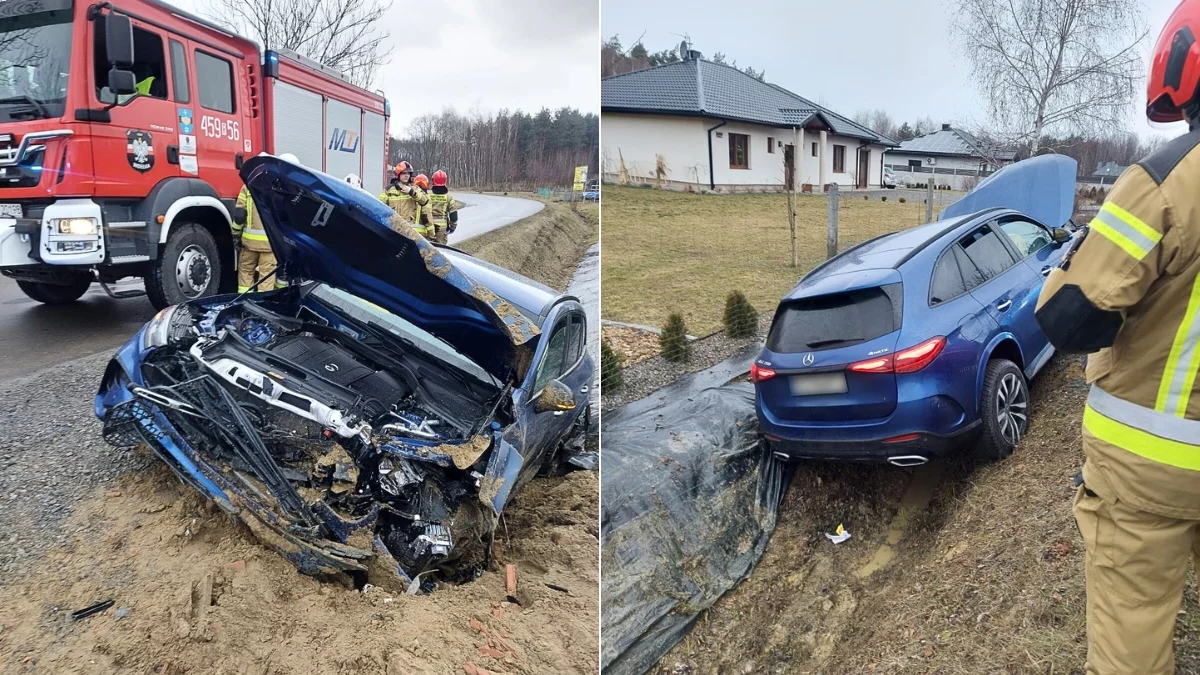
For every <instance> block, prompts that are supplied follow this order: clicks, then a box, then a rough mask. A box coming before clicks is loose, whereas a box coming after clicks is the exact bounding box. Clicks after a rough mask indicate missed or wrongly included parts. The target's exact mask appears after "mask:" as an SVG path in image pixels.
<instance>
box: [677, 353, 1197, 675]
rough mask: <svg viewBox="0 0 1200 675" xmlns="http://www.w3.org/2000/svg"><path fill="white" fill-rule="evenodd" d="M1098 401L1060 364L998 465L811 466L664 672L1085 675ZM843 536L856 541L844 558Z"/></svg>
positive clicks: (1075, 370) (1188, 615)
mask: <svg viewBox="0 0 1200 675" xmlns="http://www.w3.org/2000/svg"><path fill="white" fill-rule="evenodd" d="M1085 396H1086V385H1085V384H1084V382H1083V373H1082V369H1081V368H1080V367H1079V362H1078V360H1077V359H1075V358H1072V357H1059V358H1056V359H1055V360H1054V361H1053V362H1052V363H1051V365H1050V366H1048V367H1047V370H1046V371H1045V372H1044V373H1043V374H1042V375H1041V376H1039V378H1038V379H1037V380H1036V381H1035V382H1034V384H1033V388H1032V397H1033V402H1034V409H1033V418H1032V421H1031V424H1032V426H1031V429H1030V433H1029V435H1028V436H1027V437H1026V439H1025V441H1024V442H1023V443H1022V445H1021V447H1020V448H1018V450H1017V451H1016V453H1015V454H1014V455H1013V456H1012V457H1010V458H1009V459H1007V460H1004V461H1002V462H998V463H994V464H988V465H981V466H975V465H973V464H972V463H971V462H969V461H966V460H962V459H956V460H952V461H948V462H945V463H943V464H941V465H931V466H925V467H919V468H916V469H909V470H902V469H896V468H892V467H887V466H854V465H851V466H846V465H840V464H824V463H808V464H800V465H797V467H796V470H795V473H794V475H793V478H792V482H791V487H790V489H789V491H788V493H787V495H786V496H785V498H784V503H783V506H782V508H781V509H780V515H779V522H778V525H777V527H776V530H775V533H774V535H773V536H772V538H771V541H770V543H769V544H768V546H767V549H766V552H765V554H764V556H763V558H762V560H761V561H760V562H759V565H758V567H757V568H756V569H755V570H754V572H753V573H752V574H751V576H750V577H749V578H748V579H746V580H745V581H743V582H742V583H741V584H740V585H739V586H738V587H737V588H735V589H734V590H733V591H732V592H730V593H729V594H727V595H726V596H725V597H724V598H722V599H721V600H720V601H719V602H718V603H717V604H716V605H715V606H714V607H713V608H712V609H710V610H709V611H707V612H706V613H705V614H704V615H703V616H702V617H701V618H700V619H699V620H698V621H697V623H696V625H695V627H694V628H693V630H692V631H691V633H690V634H689V635H688V637H687V638H685V639H684V640H683V641H682V642H680V643H679V644H678V645H676V647H675V648H674V649H673V650H672V651H671V652H670V653H668V654H667V655H666V656H665V657H664V658H663V659H662V660H661V662H660V664H659V667H658V668H657V669H656V672H659V673H672V674H674V675H678V674H681V673H789V674H791V673H822V674H833V673H847V674H849V673H854V674H859V673H888V674H891V673H937V674H939V675H940V674H948V675H958V674H961V675H968V674H970V675H978V674H981V673H1082V672H1083V662H1084V657H1085V654H1086V638H1085V618H1084V579H1083V550H1082V543H1081V541H1080V539H1079V535H1078V533H1077V531H1076V529H1075V525H1074V521H1073V519H1072V517H1071V513H1070V503H1071V497H1072V494H1073V491H1072V488H1071V477H1072V475H1073V474H1074V473H1075V471H1076V470H1077V469H1078V467H1079V465H1080V463H1081V462H1082V452H1081V451H1080V449H1079V428H1080V417H1081V415H1082V410H1083V400H1084V397H1085ZM839 524H843V525H844V526H845V528H846V529H847V530H848V531H850V532H851V535H852V536H851V538H850V539H849V540H847V541H845V542H844V543H841V544H833V543H831V542H830V541H829V540H828V539H827V538H826V537H825V533H832V532H834V530H835V528H837V526H838V525H839ZM1175 648H1176V655H1177V661H1178V669H1179V672H1182V673H1200V603H1198V602H1197V593H1196V587H1195V582H1194V580H1192V581H1190V582H1189V586H1188V591H1187V593H1186V595H1185V602H1184V607H1183V611H1182V612H1181V614H1180V616H1179V621H1178V623H1177V629H1176V637H1175Z"/></svg>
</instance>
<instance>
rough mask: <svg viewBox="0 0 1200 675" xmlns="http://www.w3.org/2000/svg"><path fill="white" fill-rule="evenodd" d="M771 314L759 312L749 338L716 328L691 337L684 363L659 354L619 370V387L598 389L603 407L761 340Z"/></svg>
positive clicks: (647, 391)
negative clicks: (689, 355)
mask: <svg viewBox="0 0 1200 675" xmlns="http://www.w3.org/2000/svg"><path fill="white" fill-rule="evenodd" d="M774 315H775V314H774V312H771V313H769V314H766V313H764V314H759V317H758V335H757V336H755V337H753V338H743V339H740V340H734V339H731V338H729V337H727V336H726V335H725V333H721V332H717V333H713V334H712V335H708V336H705V337H702V338H700V339H698V340H694V341H693V342H692V359H691V360H690V361H688V362H687V363H672V362H671V361H667V360H666V359H664V358H663V357H661V356H654V357H651V358H648V359H646V360H644V361H638V362H637V363H634V364H632V365H630V366H629V367H628V368H625V369H624V370H623V371H622V373H623V375H624V378H623V379H624V386H623V387H621V389H620V391H615V392H612V393H609V392H607V391H602V392H601V394H602V395H601V399H602V400H603V402H604V403H603V408H604V410H612V409H614V408H619V407H621V406H623V405H625V404H626V403H629V402H631V401H636V400H638V399H641V398H645V397H646V396H649V395H650V394H652V393H654V392H655V391H658V390H659V389H662V388H663V387H665V386H666V385H668V384H670V383H671V382H674V381H675V380H677V379H679V378H680V377H683V376H684V375H687V374H688V373H695V372H698V371H701V370H705V369H707V368H711V367H713V366H715V365H717V364H718V363H720V362H722V361H724V360H725V359H727V358H729V357H730V356H731V355H733V354H734V353H735V352H737V351H738V350H740V349H742V348H743V347H745V346H747V345H749V344H751V343H753V342H759V341H762V340H763V339H764V338H765V337H766V334H767V330H769V329H770V328H771V317H773V316H774Z"/></svg>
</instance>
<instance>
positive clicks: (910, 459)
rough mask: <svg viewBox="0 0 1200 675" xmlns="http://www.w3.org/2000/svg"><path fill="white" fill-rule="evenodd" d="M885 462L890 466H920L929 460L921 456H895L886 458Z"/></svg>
mask: <svg viewBox="0 0 1200 675" xmlns="http://www.w3.org/2000/svg"><path fill="white" fill-rule="evenodd" d="M887 461H888V464H891V465H892V466H921V465H922V464H926V463H928V462H929V458H928V457H925V456H923V455H896V456H895V457H888V458H887Z"/></svg>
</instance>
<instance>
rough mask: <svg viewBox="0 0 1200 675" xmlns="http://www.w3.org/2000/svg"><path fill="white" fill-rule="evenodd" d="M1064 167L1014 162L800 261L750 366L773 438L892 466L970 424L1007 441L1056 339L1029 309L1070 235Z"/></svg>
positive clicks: (1003, 445)
mask: <svg viewBox="0 0 1200 675" xmlns="http://www.w3.org/2000/svg"><path fill="white" fill-rule="evenodd" d="M1074 176H1075V162H1074V161H1073V160H1070V159H1069V158H1066V157H1057V156H1049V157H1038V158H1034V159H1032V160H1026V161H1025V162H1021V163H1018V164H1015V165H1013V166H1011V167H1008V168H1006V169H1004V170H1003V171H1001V172H998V173H997V174H995V175H994V176H992V177H991V178H990V179H989V180H988V181H984V182H983V183H981V184H980V186H979V188H977V190H976V191H975V192H972V193H971V195H969V197H968V199H964V200H963V202H960V204H956V205H954V206H952V207H950V208H948V209H947V210H946V212H945V213H943V219H942V220H940V221H938V222H935V223H930V224H927V225H922V226H920V227H917V228H913V229H910V230H905V231H902V232H897V233H893V234H889V235H885V236H882V237H879V238H876V239H874V240H871V241H868V242H865V243H863V244H860V245H859V246H857V247H855V248H853V249H850V250H848V251H846V252H844V253H842V254H841V255H838V256H836V257H834V258H832V259H831V260H829V261H827V262H826V263H825V264H823V265H821V266H819V267H817V268H816V269H814V270H813V271H812V272H810V273H809V274H808V275H806V276H805V277H804V278H803V279H802V280H801V281H800V283H799V284H798V285H797V286H796V288H794V289H793V290H792V291H791V293H789V294H788V295H787V296H786V297H785V298H784V299H783V300H782V301H781V302H780V304H779V307H778V309H777V311H776V313H775V318H774V321H773V323H772V326H771V330H770V332H769V333H768V337H767V342H766V346H765V348H764V349H763V351H762V353H761V354H760V355H759V358H758V359H757V360H756V361H755V363H754V364H753V367H752V371H751V376H752V379H753V381H754V382H755V388H756V393H757V396H756V407H757V411H758V417H759V421H760V427H761V429H762V431H763V433H764V434H765V436H766V437H767V439H768V441H769V442H770V443H771V445H772V448H773V450H774V451H775V453H776V454H777V455H778V456H780V457H783V458H787V459H799V458H836V459H848V460H880V461H882V460H886V461H888V462H891V463H892V464H896V465H902V466H904V465H915V464H923V463H925V462H927V461H929V460H931V459H934V458H936V457H939V456H943V455H945V454H947V453H948V452H950V451H952V450H953V449H955V448H956V447H957V446H959V445H961V444H962V443H963V441H964V440H967V439H974V438H976V437H977V435H981V436H980V437H979V438H978V440H979V442H978V443H977V446H978V447H979V448H981V449H982V450H983V454H984V455H985V456H989V457H1003V456H1005V455H1007V454H1008V453H1010V452H1011V451H1012V449H1013V448H1014V447H1015V446H1016V445H1017V443H1019V442H1020V439H1021V435H1022V434H1023V433H1024V432H1025V430H1026V429H1027V427H1028V420H1029V390H1028V381H1029V380H1030V379H1031V378H1032V377H1033V376H1034V375H1035V374H1036V373H1037V372H1038V371H1039V370H1040V369H1041V367H1042V366H1043V365H1045V363H1046V362H1047V361H1048V360H1049V358H1050V356H1051V355H1052V354H1053V351H1054V350H1053V347H1052V346H1051V345H1050V343H1049V341H1048V340H1047V339H1046V337H1045V336H1044V335H1043V334H1042V332H1041V330H1040V328H1039V327H1038V326H1037V323H1036V321H1035V319H1034V316H1033V311H1034V308H1035V306H1036V303H1037V296H1038V293H1039V292H1040V290H1041V286H1042V281H1043V280H1044V277H1045V275H1046V274H1047V273H1048V272H1049V270H1050V269H1051V268H1052V267H1053V266H1054V265H1055V264H1057V262H1058V260H1059V259H1060V258H1061V255H1062V252H1063V250H1064V248H1065V246H1064V245H1065V243H1066V242H1067V241H1068V240H1069V238H1070V236H1071V235H1070V233H1069V232H1068V231H1067V230H1065V229H1063V228H1062V227H1060V226H1062V225H1067V224H1068V222H1069V219H1070V216H1071V210H1072V206H1073V202H1074V185H1075V181H1074ZM1068 193H1069V196H1068Z"/></svg>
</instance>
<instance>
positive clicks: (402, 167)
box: [379, 161, 429, 234]
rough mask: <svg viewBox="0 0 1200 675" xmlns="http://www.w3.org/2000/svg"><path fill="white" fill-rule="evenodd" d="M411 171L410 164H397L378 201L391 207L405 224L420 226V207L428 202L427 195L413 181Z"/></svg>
mask: <svg viewBox="0 0 1200 675" xmlns="http://www.w3.org/2000/svg"><path fill="white" fill-rule="evenodd" d="M413 173H414V172H413V167H412V164H409V163H408V162H403V161H402V162H400V163H399V164H397V165H396V168H395V170H394V171H393V174H392V181H391V185H389V186H388V188H387V189H386V190H384V191H383V192H381V193H379V201H381V202H383V203H384V204H387V205H388V206H389V207H391V209H392V210H393V211H395V212H396V214H397V215H399V216H400V220H402V221H403V222H404V223H405V224H407V225H411V226H412V227H414V228H421V227H422V226H421V224H420V223H421V208H422V207H424V206H426V205H427V204H429V195H428V194H426V193H425V191H424V190H422V189H421V188H419V187H417V186H416V185H415V184H414V183H413ZM422 234H423V233H422Z"/></svg>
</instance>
